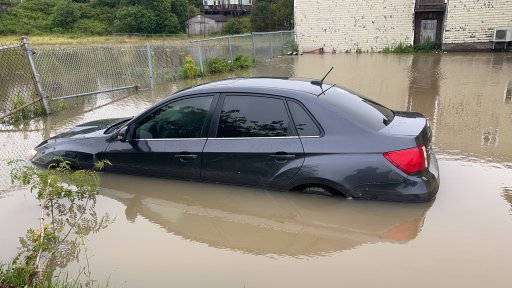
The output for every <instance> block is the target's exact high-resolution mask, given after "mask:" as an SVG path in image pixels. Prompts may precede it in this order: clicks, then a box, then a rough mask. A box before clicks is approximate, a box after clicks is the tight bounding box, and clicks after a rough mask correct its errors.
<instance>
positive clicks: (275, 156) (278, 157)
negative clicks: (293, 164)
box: [270, 154, 295, 160]
mask: <svg viewBox="0 0 512 288" xmlns="http://www.w3.org/2000/svg"><path fill="white" fill-rule="evenodd" d="M270 157H271V158H273V159H275V160H290V159H295V155H293V154H272V155H270Z"/></svg>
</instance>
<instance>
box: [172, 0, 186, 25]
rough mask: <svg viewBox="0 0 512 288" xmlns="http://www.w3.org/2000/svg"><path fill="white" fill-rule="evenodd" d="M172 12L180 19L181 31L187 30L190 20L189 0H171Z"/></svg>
mask: <svg viewBox="0 0 512 288" xmlns="http://www.w3.org/2000/svg"><path fill="white" fill-rule="evenodd" d="M171 12H172V13H173V14H174V15H176V18H177V19H178V23H179V28H180V32H185V26H186V22H187V20H188V9H187V0H174V1H172V2H171Z"/></svg>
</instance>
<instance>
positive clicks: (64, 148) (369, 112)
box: [30, 78, 439, 202]
mask: <svg viewBox="0 0 512 288" xmlns="http://www.w3.org/2000/svg"><path fill="white" fill-rule="evenodd" d="M431 138H432V137H431V130H430V128H429V125H428V122H427V120H426V119H425V117H424V116H423V115H421V114H419V113H415V112H399V111H392V110H390V109H388V108H386V107H384V106H382V105H380V104H378V103H375V102H373V101H371V100H369V99H366V98H364V97H361V96H358V95H356V94H354V93H352V92H349V91H347V90H344V89H341V88H338V87H334V86H332V85H328V84H324V83H320V82H319V81H306V80H299V79H275V78H252V79H232V80H224V81H219V82H212V83H208V84H203V85H199V86H195V87H192V88H189V89H186V90H183V91H180V92H178V93H175V94H174V95H172V96H170V97H168V98H166V99H164V100H162V101H160V102H159V103H157V104H155V105H153V106H152V107H151V108H149V109H147V110H146V111H144V112H143V113H141V114H140V115H138V116H136V117H133V118H126V119H106V120H98V121H93V122H89V123H85V124H82V125H79V126H76V127H74V128H73V129H71V130H70V131H69V132H66V133H62V134H59V135H57V136H55V137H52V138H50V139H48V140H46V141H44V142H42V143H41V144H40V145H38V146H37V147H36V148H35V149H34V150H33V151H31V153H30V158H31V160H32V162H33V163H35V164H37V165H40V166H48V165H49V164H50V163H51V162H52V161H56V157H59V158H63V159H65V160H68V161H70V162H71V165H72V166H73V167H75V168H91V167H93V164H94V163H95V162H97V161H99V160H102V159H107V160H109V161H110V162H111V163H112V165H111V166H109V167H106V171H107V172H118V173H130V174H142V175H149V176H158V177H169V178H178V179H187V180H194V181H208V182H222V183H228V184H235V185H248V186H259V187H264V188H269V189H275V190H298V191H304V192H308V193H321V194H332V195H342V196H344V197H353V198H360V199H379V200H395V201H412V202H419V201H429V200H431V199H433V198H434V197H435V195H436V193H437V191H438V189H439V172H438V165H437V160H436V158H435V155H434V153H433V152H432V150H431Z"/></svg>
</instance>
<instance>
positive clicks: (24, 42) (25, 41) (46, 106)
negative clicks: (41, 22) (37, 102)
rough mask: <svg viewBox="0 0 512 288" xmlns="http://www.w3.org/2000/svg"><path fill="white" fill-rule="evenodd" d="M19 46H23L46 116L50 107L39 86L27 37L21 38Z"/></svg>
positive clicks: (37, 74) (39, 77)
mask: <svg viewBox="0 0 512 288" xmlns="http://www.w3.org/2000/svg"><path fill="white" fill-rule="evenodd" d="M21 44H22V45H23V50H25V54H27V58H28V62H29V63H30V69H31V70H32V74H33V75H34V80H35V82H36V90H37V94H39V98H41V102H43V106H44V110H45V111H46V114H50V113H51V110H50V105H49V104H48V98H47V97H46V93H45V92H44V90H43V85H42V84H41V76H40V75H39V73H37V69H36V63H35V62H34V57H33V56H34V51H32V49H31V48H30V46H29V44H28V37H27V36H23V37H21Z"/></svg>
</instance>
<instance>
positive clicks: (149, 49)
mask: <svg viewBox="0 0 512 288" xmlns="http://www.w3.org/2000/svg"><path fill="white" fill-rule="evenodd" d="M146 51H147V54H148V67H149V87H151V90H153V89H155V79H154V78H153V61H151V47H150V46H149V43H146Z"/></svg>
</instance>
